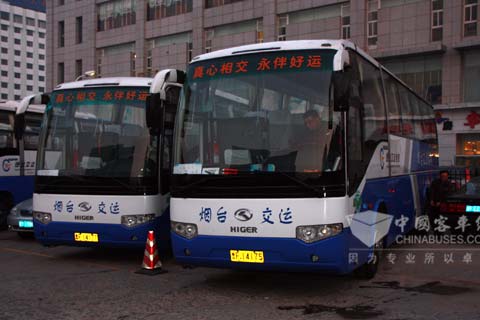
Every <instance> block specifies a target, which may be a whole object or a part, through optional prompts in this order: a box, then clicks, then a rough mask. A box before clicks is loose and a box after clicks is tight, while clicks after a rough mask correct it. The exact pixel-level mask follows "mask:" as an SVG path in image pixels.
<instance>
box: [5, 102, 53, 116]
mask: <svg viewBox="0 0 480 320" xmlns="http://www.w3.org/2000/svg"><path fill="white" fill-rule="evenodd" d="M19 106H20V102H17V101H0V110H6V111H12V112H16V111H17V109H18V107H19ZM27 112H34V113H44V112H45V105H43V104H42V105H41V104H31V105H29V106H28V110H27Z"/></svg>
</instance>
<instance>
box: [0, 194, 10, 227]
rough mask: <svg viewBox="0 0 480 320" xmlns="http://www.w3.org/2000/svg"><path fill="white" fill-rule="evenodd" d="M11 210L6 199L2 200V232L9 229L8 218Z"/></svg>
mask: <svg viewBox="0 0 480 320" xmlns="http://www.w3.org/2000/svg"><path fill="white" fill-rule="evenodd" d="M9 211H10V208H9V205H8V203H7V201H6V199H5V198H0V230H4V229H6V228H7V216H8V214H9Z"/></svg>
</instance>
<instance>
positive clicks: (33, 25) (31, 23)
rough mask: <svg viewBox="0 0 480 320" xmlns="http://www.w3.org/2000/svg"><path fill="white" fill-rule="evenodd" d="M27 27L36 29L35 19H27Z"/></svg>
mask: <svg viewBox="0 0 480 320" xmlns="http://www.w3.org/2000/svg"><path fill="white" fill-rule="evenodd" d="M27 26H32V27H35V19H33V18H27Z"/></svg>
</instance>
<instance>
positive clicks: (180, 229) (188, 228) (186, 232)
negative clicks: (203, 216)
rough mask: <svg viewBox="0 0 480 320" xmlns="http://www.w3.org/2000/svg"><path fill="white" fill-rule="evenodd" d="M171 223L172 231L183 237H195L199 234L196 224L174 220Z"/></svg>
mask: <svg viewBox="0 0 480 320" xmlns="http://www.w3.org/2000/svg"><path fill="white" fill-rule="evenodd" d="M170 225H171V227H172V231H173V232H175V233H176V234H178V235H179V236H181V237H184V238H187V239H193V238H195V237H196V236H197V235H198V231H197V225H196V224H193V223H183V222H175V221H172V222H171V224H170Z"/></svg>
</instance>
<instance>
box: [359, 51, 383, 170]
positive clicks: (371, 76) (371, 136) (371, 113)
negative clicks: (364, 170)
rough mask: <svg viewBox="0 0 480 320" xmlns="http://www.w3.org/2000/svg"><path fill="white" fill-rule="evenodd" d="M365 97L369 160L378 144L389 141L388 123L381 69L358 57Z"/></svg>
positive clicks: (363, 97) (366, 138)
mask: <svg viewBox="0 0 480 320" xmlns="http://www.w3.org/2000/svg"><path fill="white" fill-rule="evenodd" d="M357 61H358V62H359V63H358V66H359V69H360V76H361V78H360V79H361V88H362V93H361V95H362V99H363V116H364V118H363V120H364V137H363V138H364V143H365V160H367V161H369V160H370V158H371V156H372V154H373V152H374V151H375V149H376V147H377V145H378V144H379V143H380V142H381V141H387V124H386V116H385V105H384V101H383V86H382V79H381V75H380V69H378V68H376V67H375V66H373V65H372V64H371V63H369V62H368V61H366V60H364V59H363V58H357Z"/></svg>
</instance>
